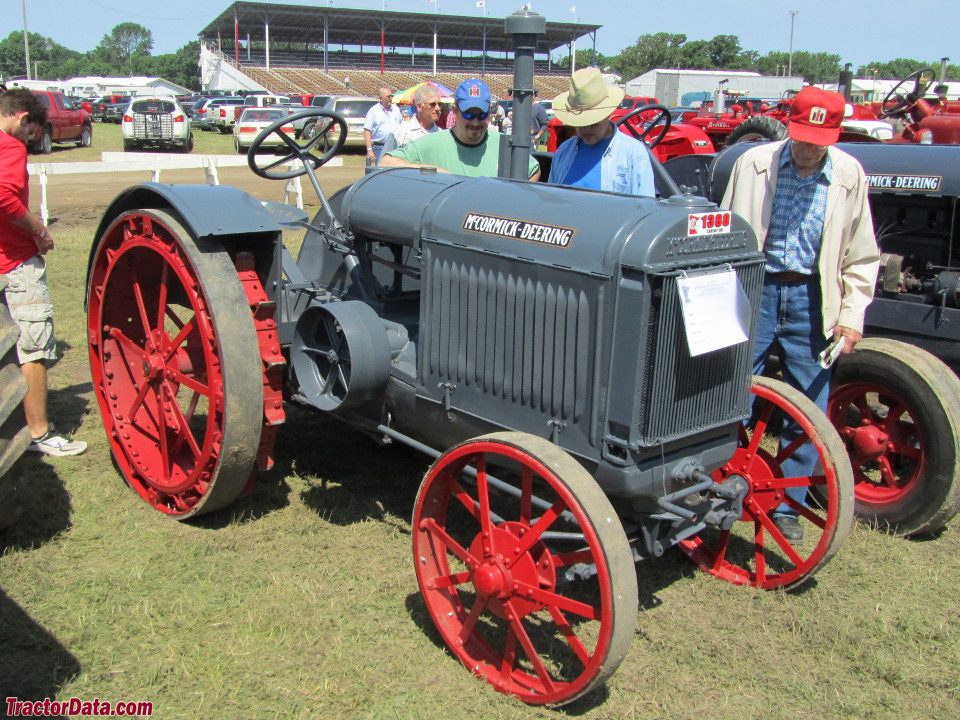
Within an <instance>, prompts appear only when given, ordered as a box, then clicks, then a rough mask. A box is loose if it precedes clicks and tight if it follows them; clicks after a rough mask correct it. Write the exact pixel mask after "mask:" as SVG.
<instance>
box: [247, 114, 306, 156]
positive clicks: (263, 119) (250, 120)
mask: <svg viewBox="0 0 960 720" xmlns="http://www.w3.org/2000/svg"><path fill="white" fill-rule="evenodd" d="M288 115H290V112H289V110H287V108H286V107H246V108H244V109H243V111H242V112H241V114H240V119H239V120H237V122H236V124H235V125H234V126H233V147H234V148H235V149H236V151H237V152H238V153H242V152H246V151H247V150H248V149H249V148H250V145H251V144H252V143H253V141H254V139H255V138H256V137H257V135H259V134H260V131H261V130H263V129H264V128H265V127H267V125H270V124H271V123H274V122H276V121H277V120H279V119H280V118H285V117H287V116H288ZM280 130H281V131H282V132H285V133H287V134H289V135H293V134H294V133H295V130H294V128H293V126H292V125H284V126H283V127H281V128H280ZM284 146H285V144H284V142H283V138H282V137H280V136H279V135H278V134H276V133H270V135H268V136H267V137H265V138H264V139H263V143H262V144H261V147H264V148H278V147H284Z"/></svg>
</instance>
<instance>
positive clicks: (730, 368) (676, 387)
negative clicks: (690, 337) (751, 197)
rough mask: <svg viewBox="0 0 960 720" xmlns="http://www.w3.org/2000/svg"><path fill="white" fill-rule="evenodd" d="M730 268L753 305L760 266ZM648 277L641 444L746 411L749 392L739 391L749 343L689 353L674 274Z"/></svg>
mask: <svg viewBox="0 0 960 720" xmlns="http://www.w3.org/2000/svg"><path fill="white" fill-rule="evenodd" d="M736 271H737V277H738V278H739V280H740V284H741V286H742V287H743V289H744V291H745V292H746V295H747V297H748V298H749V299H750V302H751V304H752V305H753V306H754V307H756V306H757V303H759V301H760V294H761V291H762V287H763V264H762V263H759V262H756V263H751V264H748V265H742V266H740V267H738V268H736ZM649 280H650V282H651V287H652V300H651V303H650V306H649V308H648V313H647V324H646V329H647V342H646V348H647V354H646V357H645V358H644V362H643V363H642V368H643V374H642V380H641V388H640V408H639V428H638V429H639V435H640V442H641V444H643V445H646V446H650V445H656V444H658V443H660V442H665V441H668V440H671V439H674V438H678V437H683V436H685V435H689V434H692V433H695V432H697V431H700V430H703V429H706V428H710V427H717V426H719V425H723V424H725V423H728V422H733V421H736V420H738V419H740V418H742V417H744V416H745V415H747V413H748V412H749V407H748V405H749V401H750V396H749V393H747V392H745V389H746V388H747V387H749V384H750V377H751V372H752V368H753V358H752V357H751V353H752V347H751V343H749V342H744V343H739V344H737V345H733V346H731V347H727V348H723V349H721V350H715V351H713V352H709V353H706V354H704V355H700V356H697V357H690V353H689V351H688V349H687V341H686V336H685V334H684V325H683V317H682V314H681V309H680V299H679V297H678V295H677V281H676V276H675V275H673V274H671V275H652V276H649ZM751 332H752V329H751Z"/></svg>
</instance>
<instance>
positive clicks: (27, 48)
mask: <svg viewBox="0 0 960 720" xmlns="http://www.w3.org/2000/svg"><path fill="white" fill-rule="evenodd" d="M20 6H21V7H22V8H23V55H24V59H25V60H26V65H27V80H30V41H29V40H28V39H27V0H20Z"/></svg>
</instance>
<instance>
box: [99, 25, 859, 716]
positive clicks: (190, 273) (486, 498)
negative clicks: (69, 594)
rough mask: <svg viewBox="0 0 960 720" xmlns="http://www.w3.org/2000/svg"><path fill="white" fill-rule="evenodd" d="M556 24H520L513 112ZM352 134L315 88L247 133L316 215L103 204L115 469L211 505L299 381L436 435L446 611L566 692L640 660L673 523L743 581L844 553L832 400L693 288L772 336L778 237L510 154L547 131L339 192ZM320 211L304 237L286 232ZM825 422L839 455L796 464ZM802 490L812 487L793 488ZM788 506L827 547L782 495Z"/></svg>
mask: <svg viewBox="0 0 960 720" xmlns="http://www.w3.org/2000/svg"><path fill="white" fill-rule="evenodd" d="M542 23H543V18H542V17H540V16H537V15H533V14H532V13H527V12H522V13H518V14H516V15H514V16H512V17H510V18H508V19H507V32H508V33H513V34H514V36H515V45H516V47H517V77H516V80H515V90H514V98H515V99H516V105H515V111H516V112H517V113H518V114H519V116H520V119H519V120H518V121H517V125H523V124H524V122H523V113H524V112H526V113H529V109H530V98H531V96H532V50H531V49H530V48H531V47H533V46H535V35H536V33H537V32H539V31H538V29H537V28H538V24H542ZM528 61H529V62H528ZM305 118H309V119H311V121H313V122H316V127H317V129H318V132H317V133H316V134H315V135H313V136H312V137H311V138H309V139H307V138H301V139H300V140H295V139H294V138H293V137H292V136H291V135H290V134H286V133H282V134H281V137H283V139H284V143H285V146H286V147H287V149H288V150H287V154H286V156H285V157H282V158H271V159H270V160H269V161H263V160H262V158H261V159H260V160H258V159H257V155H256V151H257V148H258V147H259V145H260V144H261V142H262V141H263V139H264V137H266V136H267V135H269V134H270V133H280V132H281V131H280V127H281V125H282V124H288V123H294V122H298V121H300V120H303V119H305ZM526 125H527V126H529V123H526ZM345 134H346V125H345V123H344V120H343V118H341V117H340V116H338V115H336V114H334V113H330V112H325V111H323V110H307V111H305V112H303V113H301V114H299V115H294V116H291V117H289V118H286V119H284V120H282V121H278V123H275V124H274V125H273V126H271V127H268V128H267V129H265V130H264V131H263V134H262V135H260V136H259V137H258V138H257V141H255V142H254V144H253V146H252V147H251V148H250V156H249V157H250V165H251V168H252V169H253V170H254V172H256V173H258V174H260V175H262V176H264V177H272V178H276V179H286V178H289V177H291V176H292V175H294V174H299V175H304V174H305V175H306V176H307V177H308V178H309V180H310V182H311V183H312V185H313V187H314V189H315V190H316V192H317V194H318V196H319V198H320V209H319V211H318V212H317V213H316V215H315V216H314V217H313V218H311V219H309V220H308V219H307V218H306V217H305V216H304V215H303V214H302V213H299V212H298V211H296V210H295V209H293V208H288V207H285V206H280V205H277V204H270V203H262V202H260V201H258V200H256V199H255V198H253V197H251V196H250V195H248V194H246V193H244V192H242V191H240V190H237V189H234V188H230V187H205V186H182V185H181V186H169V185H160V184H154V183H147V184H143V185H137V186H135V187H131V188H129V189H128V190H127V191H125V192H124V193H122V194H121V195H120V196H119V197H117V198H116V200H115V201H114V202H113V203H112V204H111V206H110V207H109V209H108V210H107V212H106V214H105V215H104V217H103V219H102V222H101V224H100V226H99V228H98V231H97V235H96V239H95V242H94V244H93V247H92V250H91V255H90V264H89V275H88V278H89V279H88V288H87V293H88V294H87V305H88V336H89V342H90V360H91V366H92V372H93V384H94V388H95V393H96V396H97V400H98V403H99V407H100V410H101V413H102V416H103V422H104V425H105V429H106V432H107V436H108V438H109V442H110V447H111V450H112V453H113V457H114V460H115V462H116V465H117V467H118V468H119V471H120V473H121V474H122V475H123V478H124V480H125V481H126V482H127V483H129V485H130V486H131V487H132V488H133V489H134V490H135V491H136V492H137V493H138V494H139V495H140V496H141V497H142V498H143V499H144V500H146V501H147V502H148V503H149V504H150V505H151V506H152V507H153V508H155V509H156V510H158V511H159V512H161V513H163V514H165V515H169V516H172V517H175V518H178V519H187V518H191V517H195V516H197V515H200V514H202V513H207V512H211V511H214V510H217V509H219V508H223V507H225V506H227V505H229V504H230V503H231V502H232V501H233V500H234V499H235V498H236V497H237V496H238V495H239V494H240V493H241V492H242V491H243V490H244V488H245V487H247V486H248V483H250V482H251V481H252V478H253V474H254V472H255V471H256V470H257V469H260V470H265V469H267V468H269V467H270V466H271V463H272V447H273V442H274V438H275V434H276V433H277V432H278V429H279V427H280V425H281V424H282V423H283V422H284V419H285V409H284V408H285V405H284V404H285V402H289V403H296V404H298V405H301V406H304V407H308V408H311V409H314V410H316V411H318V412H323V413H328V414H330V415H332V416H335V417H336V418H338V419H339V420H341V421H342V422H343V423H344V424H346V425H347V426H349V427H352V428H355V429H356V430H357V431H359V432H363V433H366V434H368V435H370V436H371V437H373V438H375V439H376V440H378V441H380V442H381V443H389V442H393V443H401V444H403V445H406V446H409V447H411V448H415V449H416V450H418V451H421V452H422V453H424V454H425V455H427V456H429V457H430V458H433V463H432V465H431V467H430V469H429V470H428V472H427V473H426V476H425V477H424V479H423V482H422V484H421V486H420V489H419V493H418V495H417V499H416V502H415V505H414V507H413V511H412V535H413V549H412V561H413V565H414V567H415V572H416V576H417V579H418V582H419V585H420V589H421V592H422V596H423V602H424V605H425V607H426V609H427V612H428V613H429V615H430V617H431V618H432V619H433V621H434V622H435V623H436V626H437V629H438V631H439V633H440V634H441V636H442V637H443V639H444V641H445V642H446V644H447V645H448V646H449V648H450V651H451V652H452V653H453V655H455V656H456V657H457V658H458V659H459V660H461V661H462V662H463V664H464V665H465V666H466V667H467V668H468V669H469V671H470V672H472V673H473V674H475V675H477V676H479V677H481V678H483V679H485V680H486V681H487V682H489V683H490V684H492V685H493V686H494V687H495V688H496V689H497V690H499V691H501V692H504V693H507V694H510V695H514V696H517V697H519V698H521V699H522V700H524V701H525V702H529V703H538V704H551V705H559V704H563V703H567V702H570V701H572V700H574V699H576V698H579V697H581V696H583V695H584V694H585V693H587V692H589V691H591V690H592V689H594V688H596V687H598V686H599V685H600V684H602V683H603V682H604V681H605V680H606V679H607V678H608V677H609V676H610V675H611V674H612V673H613V672H614V671H615V670H616V668H617V667H618V666H619V664H620V663H621V661H622V660H623V658H624V655H625V653H626V651H627V648H628V646H629V644H630V642H631V639H632V636H633V633H634V627H635V620H636V614H637V604H638V594H637V578H636V572H635V568H634V564H635V562H637V561H639V560H641V559H643V558H650V557H660V556H662V555H663V554H664V553H665V552H666V551H667V550H668V549H669V548H671V547H678V548H679V549H680V551H681V552H682V553H683V554H685V555H686V556H687V557H689V558H690V559H691V560H692V561H693V562H694V563H696V564H697V565H699V566H700V567H701V568H703V570H705V571H707V572H709V573H712V574H713V575H715V576H717V577H719V578H722V579H724V580H727V581H730V582H733V583H736V584H739V585H748V586H754V587H759V588H796V587H799V586H801V585H802V584H803V583H804V582H806V581H807V580H809V579H810V578H811V577H812V576H813V574H814V573H815V572H816V571H817V570H818V569H819V568H821V567H822V566H823V565H824V564H825V563H827V562H828V561H829V560H830V559H831V558H832V557H833V555H834V554H835V553H836V552H837V550H838V548H839V547H840V545H841V543H842V542H843V540H844V539H845V537H846V536H847V533H848V531H849V529H850V526H851V523H852V517H853V515H852V512H853V480H852V474H851V470H850V465H849V463H848V462H847V460H846V453H845V451H844V447H843V444H842V443H841V441H840V439H839V437H838V435H837V433H836V432H835V430H834V429H833V427H832V426H831V424H830V422H829V421H828V420H827V418H826V417H825V416H824V415H823V414H822V413H820V412H819V411H818V410H817V409H816V408H815V407H814V406H813V405H812V404H811V403H810V402H809V401H807V400H806V399H805V398H804V397H802V396H801V395H799V394H798V393H796V392H794V391H792V390H791V389H789V388H788V387H786V386H785V385H783V384H782V383H780V382H778V381H776V380H772V379H765V378H754V377H752V376H751V366H752V357H751V344H750V342H749V341H741V340H742V338H736V337H733V335H731V336H730V337H725V336H723V334H722V333H721V337H720V342H719V343H718V346H717V347H715V348H713V349H709V350H707V351H704V352H696V353H693V352H691V349H690V348H691V343H692V342H693V340H694V339H695V338H693V337H692V334H695V333H693V328H694V327H695V326H697V323H696V322H695V320H696V318H695V317H693V316H692V315H696V314H698V313H699V314H700V315H702V313H703V311H704V305H705V304H706V305H709V304H710V303H709V302H708V303H704V302H703V301H702V298H701V302H700V303H699V305H697V304H691V301H690V298H685V293H687V292H694V291H696V292H700V293H704V292H707V289H708V288H711V287H713V286H714V285H716V284H717V283H720V284H722V285H723V286H724V287H727V288H733V289H735V290H736V297H737V298H739V302H738V303H737V306H738V308H739V316H738V317H739V322H740V323H741V327H742V329H743V331H744V333H743V334H744V335H746V336H748V337H749V335H750V334H751V333H752V330H753V326H754V324H755V322H756V312H755V310H756V307H757V302H758V298H759V295H760V290H761V284H762V274H763V257H762V255H761V254H759V253H758V252H757V251H756V239H755V236H754V234H753V231H752V230H751V229H750V228H749V227H748V226H747V225H746V224H745V223H744V222H743V221H742V220H741V219H740V218H738V217H735V216H731V215H730V214H729V213H723V212H721V211H719V210H718V209H717V207H716V205H714V204H712V203H710V202H709V201H708V200H706V199H703V198H697V197H693V196H690V195H683V194H681V193H679V191H677V189H676V186H675V185H673V184H672V182H671V181H670V180H669V177H667V176H666V175H665V174H662V175H661V177H660V182H661V184H662V192H661V194H662V198H660V199H653V198H637V197H629V196H624V195H615V194H611V193H601V192H592V191H581V190H576V189H571V188H564V187H558V186H551V185H547V184H542V183H531V182H528V181H527V180H525V179H514V178H515V177H516V173H513V177H511V170H509V168H519V174H521V175H522V174H525V168H526V155H525V153H528V152H529V142H530V141H529V136H527V137H526V139H523V138H520V137H511V138H510V139H508V140H506V141H505V142H504V146H505V148H506V149H505V150H504V153H505V154H504V158H505V159H504V162H502V163H501V168H505V170H502V172H501V174H502V177H498V178H466V177H459V176H453V175H447V174H438V173H436V172H429V171H421V170H420V169H409V168H397V169H391V170H379V171H377V170H374V171H372V172H369V173H368V174H367V175H366V176H365V177H363V178H362V179H361V180H359V181H358V182H356V183H354V184H353V185H351V186H350V187H347V188H345V189H343V190H341V191H340V192H338V193H336V194H335V195H334V196H333V197H331V198H329V199H327V198H325V197H324V195H323V193H322V191H321V188H320V184H319V182H318V180H317V176H316V170H317V169H318V168H319V167H320V166H321V165H323V163H324V162H326V161H327V160H328V159H329V158H331V157H333V156H334V155H335V154H336V153H337V152H338V151H339V150H340V148H341V147H342V145H343V141H344V138H345ZM334 137H336V139H334ZM321 143H329V145H330V150H329V151H328V152H326V153H324V154H322V155H318V154H315V152H314V151H315V149H316V148H318V147H323V146H325V145H321ZM291 159H296V160H299V161H300V167H299V168H298V169H296V170H285V169H282V166H283V165H284V164H285V163H288V162H289V161H290V160H291ZM258 162H264V163H265V164H262V165H261V164H258ZM296 227H301V228H304V229H305V235H304V237H303V242H302V246H301V248H300V250H299V253H297V255H296V257H294V255H293V253H291V252H290V251H289V250H288V249H287V248H286V247H285V245H284V242H283V231H284V230H285V229H290V228H296ZM707 296H709V292H707ZM706 309H707V310H708V311H709V310H713V309H714V308H706ZM700 327H701V330H702V329H703V328H702V323H701V325H700ZM707 330H709V328H707ZM708 334H709V333H708ZM281 431H282V430H281ZM788 431H789V437H790V438H791V439H790V440H789V441H787V440H783V439H782V438H781V434H782V435H783V437H788V435H787V432H788ZM808 444H812V445H813V447H814V448H815V450H816V453H817V455H818V457H819V467H818V469H817V471H816V474H815V475H812V476H809V477H807V476H805V477H785V476H784V474H783V472H782V471H781V465H782V464H783V462H784V460H785V459H787V458H789V457H791V456H792V455H793V453H795V452H796V451H797V449H798V448H800V447H801V446H805V445H808ZM357 462H358V463H362V462H363V458H357ZM794 486H796V487H807V488H809V491H810V492H809V496H808V498H809V499H808V502H807V504H805V505H804V504H800V503H797V502H796V501H793V500H790V499H787V498H786V495H785V490H786V489H787V488H789V487H794ZM781 502H789V503H792V504H793V506H794V507H795V509H796V510H797V511H798V512H799V513H800V515H801V518H802V522H803V523H804V525H805V527H806V529H807V541H806V544H804V545H803V546H800V547H793V546H792V545H791V544H790V543H788V542H787V541H786V539H785V538H784V537H783V535H782V534H781V533H780V532H779V530H777V528H776V526H775V525H774V524H773V523H772V521H771V520H770V517H769V513H770V512H771V511H772V510H773V509H774V508H776V507H777V506H778V505H779V504H780V503H781Z"/></svg>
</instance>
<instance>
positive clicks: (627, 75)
mask: <svg viewBox="0 0 960 720" xmlns="http://www.w3.org/2000/svg"><path fill="white" fill-rule="evenodd" d="M686 41H687V36H686V35H684V34H683V33H665V32H659V33H654V34H652V35H650V34H647V35H641V36H640V37H639V38H637V42H636V43H635V44H633V45H631V46H630V47H627V48H624V49H623V51H622V52H621V53H620V54H619V55H617V56H616V57H615V58H611V61H610V67H611V68H612V69H613V71H614V72H615V73H617V74H618V75H619V76H620V77H622V78H623V79H624V80H630V79H632V78H635V77H637V76H638V75H643V73H645V72H649V71H650V70H653V69H654V68H664V67H667V68H674V67H677V65H678V64H679V62H680V59H681V56H682V53H681V47H682V46H683V44H684V43H685V42H686Z"/></svg>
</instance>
